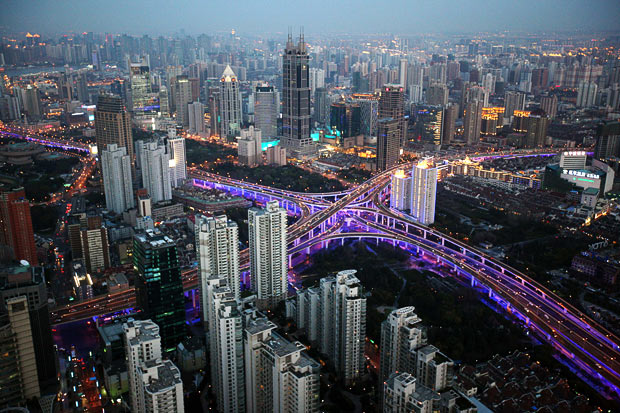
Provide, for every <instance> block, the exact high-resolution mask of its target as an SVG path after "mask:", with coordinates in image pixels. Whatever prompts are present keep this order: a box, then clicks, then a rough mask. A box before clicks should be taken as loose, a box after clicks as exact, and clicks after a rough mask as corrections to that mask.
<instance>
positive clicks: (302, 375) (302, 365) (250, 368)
mask: <svg viewBox="0 0 620 413" xmlns="http://www.w3.org/2000/svg"><path fill="white" fill-rule="evenodd" d="M275 328H276V325H275V324H274V323H272V322H271V321H269V320H268V319H267V318H263V317H253V318H251V319H249V321H248V322H247V324H246V326H245V329H244V335H245V339H244V346H245V351H244V354H245V383H246V385H245V388H246V391H245V395H246V403H247V407H246V411H248V412H260V413H271V412H274V413H285V412H293V411H295V412H304V413H315V412H318V410H319V387H320V385H319V380H320V364H318V363H317V362H316V361H314V360H313V359H311V358H309V357H308V356H307V355H306V354H305V351H304V350H305V349H306V347H305V346H304V345H303V344H301V343H300V342H298V341H297V342H290V341H288V340H286V339H285V338H284V337H282V336H280V335H279V334H277V333H276V332H274V331H273V330H275Z"/></svg>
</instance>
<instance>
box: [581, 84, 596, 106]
mask: <svg viewBox="0 0 620 413" xmlns="http://www.w3.org/2000/svg"><path fill="white" fill-rule="evenodd" d="M597 91H598V85H597V84H596V83H594V82H580V83H579V87H578V88H577V102H576V103H575V106H577V107H578V108H588V107H591V106H594V103H595V101H596V92H597Z"/></svg>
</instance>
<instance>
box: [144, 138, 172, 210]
mask: <svg viewBox="0 0 620 413" xmlns="http://www.w3.org/2000/svg"><path fill="white" fill-rule="evenodd" d="M138 156H139V157H140V170H141V172H142V186H143V187H144V188H146V190H147V191H148V193H149V195H150V196H151V201H152V202H153V203H157V202H161V201H167V200H169V199H172V185H171V184H170V155H169V154H168V152H167V150H166V147H165V146H164V145H160V144H158V143H157V142H146V143H145V142H142V144H139V145H138Z"/></svg>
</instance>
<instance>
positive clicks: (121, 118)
mask: <svg viewBox="0 0 620 413" xmlns="http://www.w3.org/2000/svg"><path fill="white" fill-rule="evenodd" d="M95 139H96V142H97V149H98V151H99V153H101V152H103V151H104V150H105V149H106V148H107V147H108V145H109V144H112V143H115V144H116V145H118V147H123V148H125V149H126V150H127V155H129V159H130V160H131V161H132V167H133V137H132V135H131V118H130V116H129V113H128V112H127V110H126V109H125V105H124V104H123V100H122V99H121V98H120V97H119V96H114V95H109V94H100V95H99V98H98V100H97V108H96V109H95Z"/></svg>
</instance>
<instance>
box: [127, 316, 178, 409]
mask: <svg viewBox="0 0 620 413" xmlns="http://www.w3.org/2000/svg"><path fill="white" fill-rule="evenodd" d="M159 330H160V328H159V327H158V325H157V324H156V323H154V322H153V321H151V320H144V321H138V320H133V319H129V320H128V322H127V323H125V324H123V341H124V346H125V354H126V360H127V371H128V373H129V374H128V375H129V396H130V401H131V410H132V411H134V412H144V413H160V412H167V413H182V412H184V411H185V409H184V405H183V382H182V381H181V372H180V371H179V369H178V367H176V366H175V365H174V363H173V362H172V361H170V360H162V343H161V336H160V335H159Z"/></svg>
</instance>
